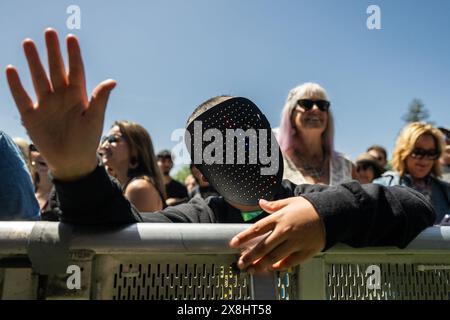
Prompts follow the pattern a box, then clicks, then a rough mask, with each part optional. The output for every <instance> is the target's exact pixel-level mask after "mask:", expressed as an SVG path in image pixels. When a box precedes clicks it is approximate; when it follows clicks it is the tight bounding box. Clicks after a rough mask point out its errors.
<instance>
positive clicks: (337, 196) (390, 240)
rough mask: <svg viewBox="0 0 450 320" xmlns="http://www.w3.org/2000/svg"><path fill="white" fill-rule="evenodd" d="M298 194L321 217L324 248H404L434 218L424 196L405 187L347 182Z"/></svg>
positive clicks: (432, 211) (300, 190)
mask: <svg viewBox="0 0 450 320" xmlns="http://www.w3.org/2000/svg"><path fill="white" fill-rule="evenodd" d="M302 191H303V192H302ZM317 191H321V192H317ZM298 195H301V196H303V197H304V198H306V199H307V200H308V201H310V202H311V203H312V205H313V206H314V207H315V209H316V210H317V212H318V213H319V215H320V217H321V218H322V220H323V223H324V226H325V231H326V246H325V250H327V249H329V248H330V247H332V246H333V245H334V244H336V243H338V242H342V243H345V244H347V245H350V246H352V247H366V246H397V247H400V248H403V247H406V246H407V245H408V243H409V242H410V241H411V240H413V239H414V238H415V237H416V236H417V235H418V234H419V233H420V232H421V231H422V230H424V229H425V228H427V227H428V226H431V225H432V224H433V222H434V219H435V213H434V210H433V208H432V206H431V204H430V203H429V202H428V201H427V200H426V199H425V197H423V196H422V195H421V194H419V193H418V192H416V191H414V190H412V189H409V188H405V187H383V186H380V185H374V184H368V185H360V184H359V183H357V182H349V183H345V184H342V185H339V186H333V187H328V188H320V190H318V189H317V190H314V189H313V188H310V189H308V188H306V189H305V188H303V190H302V188H299V190H298Z"/></svg>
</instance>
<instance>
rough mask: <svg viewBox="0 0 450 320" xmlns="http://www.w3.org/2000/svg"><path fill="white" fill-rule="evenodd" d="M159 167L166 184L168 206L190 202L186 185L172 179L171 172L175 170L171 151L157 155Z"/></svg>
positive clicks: (163, 151) (164, 151)
mask: <svg viewBox="0 0 450 320" xmlns="http://www.w3.org/2000/svg"><path fill="white" fill-rule="evenodd" d="M156 158H157V159H158V166H159V169H160V170H161V173H162V174H163V179H164V184H165V186H166V195H167V199H166V204H167V205H168V206H175V205H177V204H180V203H183V202H186V201H187V200H188V192H187V189H186V187H185V186H184V185H182V184H181V183H179V182H178V181H176V180H174V179H172V177H171V176H170V170H172V168H173V159H172V153H171V152H170V151H169V150H162V151H160V152H158V154H157V155H156Z"/></svg>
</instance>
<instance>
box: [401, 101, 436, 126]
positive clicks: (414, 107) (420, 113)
mask: <svg viewBox="0 0 450 320" xmlns="http://www.w3.org/2000/svg"><path fill="white" fill-rule="evenodd" d="M429 117H430V114H429V112H428V110H427V109H426V108H425V105H424V103H423V102H422V100H420V99H414V100H413V101H411V103H410V104H409V108H408V112H407V113H406V114H405V115H404V116H403V117H402V119H403V120H404V121H405V122H406V123H407V124H408V123H411V122H418V121H425V122H428V123H432V122H431V121H427V119H428V118H429Z"/></svg>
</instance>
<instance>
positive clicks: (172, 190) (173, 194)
mask: <svg viewBox="0 0 450 320" xmlns="http://www.w3.org/2000/svg"><path fill="white" fill-rule="evenodd" d="M166 194H167V198H178V199H185V198H186V199H187V198H188V192H187V189H186V187H185V186H183V185H182V184H181V183H179V182H178V181H176V180H173V179H172V180H170V182H169V183H168V184H166Z"/></svg>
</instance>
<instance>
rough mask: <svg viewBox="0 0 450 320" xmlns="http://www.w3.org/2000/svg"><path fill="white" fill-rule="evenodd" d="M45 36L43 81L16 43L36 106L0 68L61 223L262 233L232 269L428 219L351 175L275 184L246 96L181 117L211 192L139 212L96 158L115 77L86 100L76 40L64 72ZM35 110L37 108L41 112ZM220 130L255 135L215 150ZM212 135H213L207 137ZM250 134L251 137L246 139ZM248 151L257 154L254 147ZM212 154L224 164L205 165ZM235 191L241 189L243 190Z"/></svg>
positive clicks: (388, 239) (402, 233)
mask: <svg viewBox="0 0 450 320" xmlns="http://www.w3.org/2000/svg"><path fill="white" fill-rule="evenodd" d="M45 37H46V43H47V48H48V56H49V61H50V68H49V72H50V79H49V78H48V76H47V74H46V72H45V70H44V68H43V66H42V64H41V62H40V59H39V57H38V53H37V49H36V46H35V44H34V42H33V41H31V40H26V41H25V42H24V50H25V54H26V57H27V59H28V62H29V65H30V70H31V75H32V78H33V83H34V86H35V91H36V93H37V98H38V101H37V103H35V104H33V102H32V100H31V99H30V97H29V95H28V93H27V92H26V91H25V89H24V88H23V86H22V84H21V81H20V78H19V75H18V72H17V70H16V69H15V68H14V67H12V66H8V67H7V69H6V75H7V79H8V83H9V86H10V90H11V93H12V95H13V97H14V100H15V102H16V105H17V108H18V110H19V112H20V115H21V118H22V123H23V124H24V126H25V127H26V128H27V131H28V133H29V135H30V137H31V138H32V140H33V141H34V142H35V144H36V145H37V147H38V148H39V149H40V150H41V153H42V154H43V156H44V157H45V158H46V159H47V163H48V166H49V168H50V170H51V173H52V175H53V182H54V184H55V189H56V198H55V199H54V201H52V205H53V206H54V207H55V208H57V209H58V210H59V212H60V216H61V221H64V222H67V223H74V224H83V225H107V224H109V225H122V224H129V223H134V222H191V223H192V222H198V223H244V222H247V223H254V224H253V226H251V227H249V228H248V229H247V230H245V231H243V232H242V233H240V234H238V235H236V236H235V237H234V238H233V239H232V240H231V241H230V246H232V247H237V246H240V245H242V243H245V242H246V241H247V240H250V239H252V238H254V237H257V236H260V235H262V234H265V233H268V232H270V234H269V235H268V236H267V237H265V238H264V240H263V241H261V242H259V243H258V244H257V245H256V246H255V247H254V248H253V249H251V250H247V251H245V252H243V253H242V255H241V257H240V258H239V261H238V266H239V267H240V268H242V269H247V270H249V271H250V272H254V271H258V270H260V269H266V268H269V269H276V270H284V269H286V268H289V267H291V266H293V265H296V264H298V263H301V262H303V261H304V260H306V259H308V258H309V257H312V256H313V255H315V254H316V253H318V252H320V251H322V250H327V249H329V248H330V247H332V246H333V245H334V244H335V243H337V242H342V243H346V244H348V245H351V246H354V247H361V246H377V245H381V246H386V245H395V246H399V247H405V246H406V245H407V244H408V243H409V242H410V241H411V240H412V239H413V238H415V237H416V236H417V234H419V233H420V232H421V231H422V230H423V229H424V228H426V227H427V226H429V225H430V224H431V223H432V222H433V221H434V219H435V213H434V211H433V209H432V207H431V205H430V204H429V202H428V201H427V200H426V198H425V197H423V196H422V195H421V194H420V193H418V192H416V191H414V190H412V189H407V188H403V187H391V188H386V187H383V186H380V185H374V184H368V185H364V186H361V185H360V184H359V183H358V182H355V181H352V182H349V183H345V184H341V185H337V186H332V187H327V186H323V185H299V186H297V185H295V184H293V183H292V182H290V181H287V180H285V181H282V179H281V177H282V174H283V165H282V163H283V162H282V161H280V159H281V153H280V152H279V147H278V144H277V142H276V140H275V139H274V138H273V136H272V135H271V134H268V133H269V132H271V128H270V124H269V123H268V121H267V119H266V118H265V117H264V115H263V114H262V113H261V111H260V110H259V109H258V108H257V107H256V105H254V104H253V103H252V102H251V101H250V100H248V99H245V98H236V97H228V96H222V97H215V98H213V99H210V100H208V101H206V102H205V103H203V104H202V105H200V107H199V108H197V109H196V110H195V111H194V113H193V115H192V116H191V117H190V119H189V120H188V123H187V131H186V144H187V146H188V147H189V146H190V147H191V158H192V159H193V162H194V163H195V165H196V167H198V168H199V170H200V171H201V172H202V174H203V175H204V176H205V177H206V178H207V180H208V181H209V183H211V185H212V186H213V187H214V188H215V189H216V190H217V191H218V192H219V193H220V194H221V196H218V197H209V198H208V199H202V198H200V197H194V198H193V199H192V200H191V201H190V202H189V203H186V204H181V205H179V206H175V207H169V208H166V209H164V210H160V211H156V212H153V213H150V214H141V213H139V212H138V211H137V210H136V209H135V208H134V207H133V206H132V205H131V204H130V202H129V201H128V200H127V199H126V198H125V197H124V195H123V193H122V189H121V188H120V186H119V185H118V184H117V183H115V182H114V181H113V180H112V179H111V178H110V177H109V176H108V174H107V172H106V170H105V168H104V167H103V166H101V165H99V163H98V159H97V157H96V149H97V146H98V144H99V140H100V136H101V132H102V129H103V121H104V114H105V109H106V105H107V101H108V98H109V95H110V92H111V91H112V90H113V89H114V87H115V85H116V82H115V81H114V80H107V81H104V82H102V83H100V84H99V85H98V86H97V87H96V88H95V89H94V92H93V93H92V96H91V98H90V99H88V97H87V94H86V87H85V76H84V69H83V64H82V59H81V53H80V48H79V43H78V40H77V39H76V37H75V36H73V35H69V36H68V37H67V48H68V55H69V59H68V60H69V68H68V70H69V71H68V73H66V71H65V68H64V63H63V59H62V56H61V52H60V48H59V43H58V37H57V34H56V31H54V30H51V29H49V30H47V31H46V33H45ZM43 109H45V110H46V112H41V111H42V110H43ZM219 114H221V115H222V117H225V118H227V119H225V121H219V122H217V123H214V122H213V119H214V117H217V116H219ZM205 121H207V122H206V123H204V122H205ZM199 122H200V123H199ZM200 124H203V125H204V126H203V128H202V129H205V130H208V129H210V130H211V131H209V138H210V140H209V141H208V140H205V139H201V140H200V141H199V140H198V139H197V140H196V139H195V134H196V133H197V134H198V135H201V134H202V133H203V131H200V133H198V128H199V126H200ZM196 126H197V132H196V130H195V129H196ZM227 129H229V130H230V129H231V130H232V131H233V132H234V133H235V134H236V135H237V137H240V136H241V135H242V134H243V132H242V131H246V132H248V130H249V129H254V131H256V132H257V135H256V137H255V136H254V135H252V134H251V131H250V132H248V133H249V135H248V136H247V137H245V138H244V139H243V140H241V141H243V142H244V143H243V144H242V143H241V144H240V145H238V140H239V139H238V138H236V139H233V140H232V141H233V143H232V144H226V147H230V148H231V146H234V147H239V148H240V149H238V148H234V150H230V151H229V152H227V150H226V148H225V151H224V150H222V151H224V154H222V155H220V149H221V148H220V145H222V146H223V145H224V143H226V139H225V140H223V141H222V142H220V141H219V140H218V139H219V137H220V136H221V134H220V133H222V136H223V132H224V131H225V138H226V136H227V135H226V132H227V131H226V130H227ZM239 129H241V130H242V131H239ZM55 133H57V134H55ZM189 137H191V141H189ZM212 137H215V138H217V140H214V141H211V140H213V139H212ZM261 137H263V139H261ZM255 140H256V142H257V143H256V144H255V143H250V142H251V141H255ZM262 140H264V141H262ZM224 141H225V142H224ZM196 148H197V149H196ZM254 148H256V149H258V151H259V152H256V153H255V152H254V151H255V150H254ZM238 150H241V151H238ZM242 150H243V152H242ZM227 154H228V155H229V158H227ZM255 154H256V158H255V157H254V155H255ZM233 155H234V157H233ZM196 158H197V159H196ZM220 159H222V161H225V163H222V164H220V163H218V164H215V163H214V162H217V161H219V160H220ZM228 160H229V163H226V162H227V161H228ZM225 166H226V167H225ZM217 168H221V169H225V170H226V171H223V170H222V171H221V170H217ZM243 173H247V174H249V175H250V176H251V177H252V180H251V181H248V179H247V180H246V179H245V178H243V179H242V174H243ZM237 177H241V179H237ZM253 179H256V180H253ZM245 188H249V189H248V190H249V191H248V192H245V190H244V189H245ZM399 203H401V205H398V204H399Z"/></svg>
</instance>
